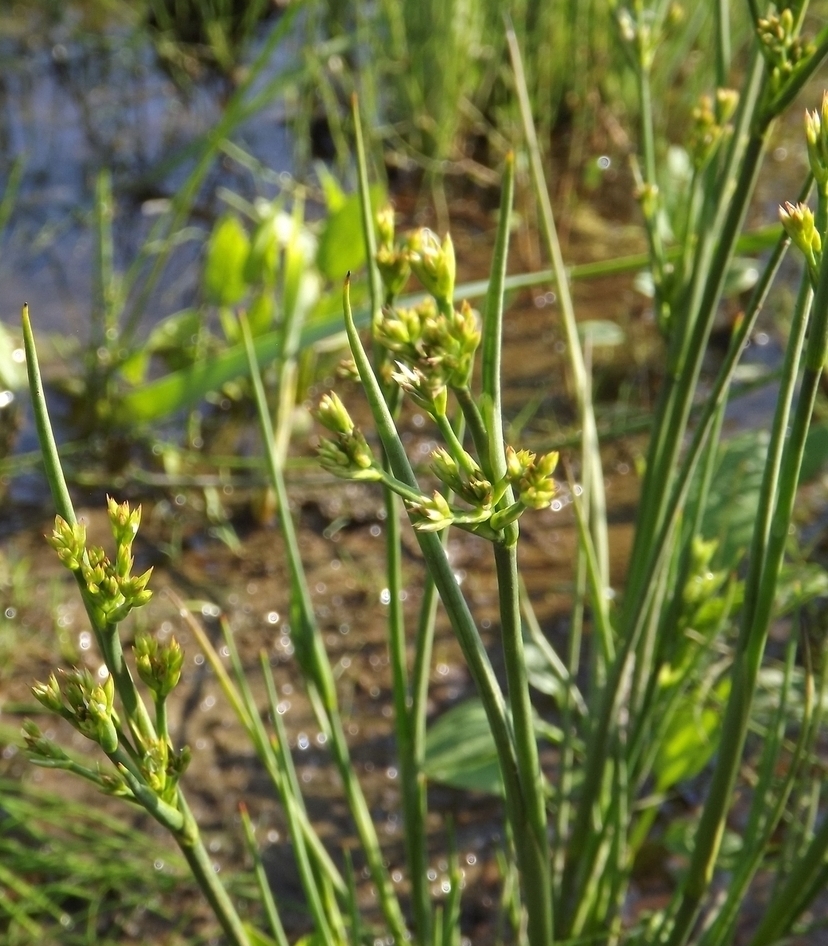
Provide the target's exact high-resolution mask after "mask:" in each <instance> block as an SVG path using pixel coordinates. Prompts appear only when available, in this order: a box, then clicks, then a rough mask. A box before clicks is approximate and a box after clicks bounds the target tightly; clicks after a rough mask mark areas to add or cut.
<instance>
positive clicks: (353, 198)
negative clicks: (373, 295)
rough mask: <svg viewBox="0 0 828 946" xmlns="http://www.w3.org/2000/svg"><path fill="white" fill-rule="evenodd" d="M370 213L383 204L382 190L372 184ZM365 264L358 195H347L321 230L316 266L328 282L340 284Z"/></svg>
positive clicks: (383, 195)
mask: <svg viewBox="0 0 828 946" xmlns="http://www.w3.org/2000/svg"><path fill="white" fill-rule="evenodd" d="M370 194H371V210H372V211H373V212H376V210H377V208H378V207H379V206H380V204H381V203H383V201H384V200H385V190H384V189H383V188H382V187H380V185H378V184H375V185H374V186H373V187H371V189H370ZM364 264H365V238H364V236H363V232H362V219H361V216H360V205H359V194H350V195H349V196H348V197H346V198H345V202H344V203H343V204H342V205H341V207H340V208H339V209H338V210H336V211H334V212H333V213H331V214H330V216H329V217H328V219H327V220H326V221H325V225H324V227H323V228H322V234H321V236H320V238H319V249H318V251H317V254H316V265H317V267H318V268H319V271H320V272H321V273H322V275H323V276H324V277H325V278H326V279H328V280H329V281H330V282H335V283H341V282H342V280H343V279H344V278H345V274H346V273H347V272H348V271H349V270H350V271H354V270H357V269H359V268H360V267H361V266H363V265H364Z"/></svg>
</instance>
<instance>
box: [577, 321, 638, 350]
mask: <svg viewBox="0 0 828 946" xmlns="http://www.w3.org/2000/svg"><path fill="white" fill-rule="evenodd" d="M578 334H579V335H580V336H581V339H582V340H583V341H587V340H589V342H591V343H592V346H593V348H600V347H602V346H603V347H606V348H609V347H612V346H614V345H623V344H624V342H625V341H626V339H627V336H626V334H625V332H624V330H623V329H622V328H621V326H620V325H617V324H616V323H615V322H610V321H609V320H607V319H587V320H585V321H583V322H579V323H578Z"/></svg>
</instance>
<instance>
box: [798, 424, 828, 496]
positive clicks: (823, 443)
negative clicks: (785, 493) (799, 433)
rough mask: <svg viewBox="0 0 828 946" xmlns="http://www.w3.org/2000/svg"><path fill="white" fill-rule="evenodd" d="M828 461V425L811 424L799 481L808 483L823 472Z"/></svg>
mask: <svg viewBox="0 0 828 946" xmlns="http://www.w3.org/2000/svg"><path fill="white" fill-rule="evenodd" d="M826 461H828V424H826V423H824V422H823V423H821V424H811V428H810V430H809V431H808V439H807V440H806V441H805V454H804V456H803V457H802V469H801V471H800V473H799V480H800V482H802V483H807V482H808V481H809V480H812V479H815V478H816V476H817V475H818V474H819V473H821V472H822V470H823V469H824V467H825V464H826Z"/></svg>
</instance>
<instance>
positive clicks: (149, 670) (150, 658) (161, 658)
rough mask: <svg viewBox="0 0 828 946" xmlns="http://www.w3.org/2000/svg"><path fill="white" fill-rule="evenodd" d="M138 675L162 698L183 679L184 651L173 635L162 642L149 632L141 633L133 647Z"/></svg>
mask: <svg viewBox="0 0 828 946" xmlns="http://www.w3.org/2000/svg"><path fill="white" fill-rule="evenodd" d="M132 649H133V651H134V653H135V664H136V667H137V668H138V676H139V677H140V678H141V679H142V680H143V681H144V683H145V684H146V685H147V686H148V687H149V688H150V690H152V692H153V693H155V695H156V696H157V697H159V698H160V699H164V698H165V697H166V696H167V695H168V694H169V693H170V692H171V691H172V690H173V689H174V688H175V687H176V685H177V684H178V681H179V680H180V679H181V667H182V665H183V663H184V651H183V650H182V649H181V645H180V644H179V643H178V641H177V640H176V639H175V638H174V637H171V638H170V639H169V640H168V641H166V642H165V643H161V642H160V641H158V640H157V639H156V638H154V637H150V635H149V634H139V635H138V636H137V637H136V638H135V643H134V644H133V647H132Z"/></svg>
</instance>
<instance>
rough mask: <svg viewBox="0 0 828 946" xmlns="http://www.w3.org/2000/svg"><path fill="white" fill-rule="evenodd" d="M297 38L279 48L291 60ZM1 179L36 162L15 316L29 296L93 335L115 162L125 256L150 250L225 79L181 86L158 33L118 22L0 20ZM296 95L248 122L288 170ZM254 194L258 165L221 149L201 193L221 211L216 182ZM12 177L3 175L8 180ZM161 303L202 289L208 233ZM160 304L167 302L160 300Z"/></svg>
mask: <svg viewBox="0 0 828 946" xmlns="http://www.w3.org/2000/svg"><path fill="white" fill-rule="evenodd" d="M288 55H289V51H288V50H285V49H281V50H279V51H278V53H277V55H276V56H274V60H273V63H272V69H273V70H275V69H278V68H281V67H283V66H284V60H285V59H286V58H287V56H288ZM0 62H2V64H3V65H2V68H1V69H0V181H5V179H6V178H7V176H8V172H9V169H10V168H11V166H12V164H13V162H14V160H15V159H16V158H17V157H19V156H21V155H22V156H24V158H25V172H24V177H23V182H22V186H21V191H20V194H19V195H18V200H17V204H16V206H15V209H14V212H13V214H12V217H11V219H10V221H9V225H8V228H7V231H6V233H5V234H2V235H1V236H0V238H1V239H2V254H0V280H1V281H2V283H3V285H4V289H5V293H4V296H5V299H6V300H7V302H6V305H7V306H8V307H9V308H10V309H11V311H8V310H7V309H6V308H4V310H3V311H2V313H0V317H2V319H3V320H4V321H7V322H11V323H16V322H17V312H18V307H19V305H20V303H22V302H23V301H24V300H26V301H28V302H29V304H30V306H31V309H32V313H33V315H34V316H35V317H36V318H37V321H38V323H39V324H40V325H42V326H44V327H46V328H47V329H49V330H55V331H60V332H62V333H73V334H77V335H78V336H79V337H80V339H81V340H84V339H85V338H86V332H87V326H88V323H89V311H90V305H91V299H92V288H93V279H94V276H93V271H94V244H93V236H92V203H93V193H94V186H95V179H96V176H97V174H98V171H99V170H100V169H101V168H108V169H110V170H111V171H112V173H113V178H114V187H115V197H116V219H115V233H114V237H115V262H116V267H118V268H123V267H124V266H125V265H126V264H128V263H129V262H130V261H131V260H133V259H134V258H135V256H136V254H137V251H138V248H139V247H140V246H141V244H142V242H143V240H144V239H145V238H146V235H147V233H148V231H149V227H150V225H151V223H152V218H153V215H154V214H155V213H157V211H158V210H159V209H160V208H161V207H162V206H163V203H161V201H163V199H164V198H166V197H168V196H171V195H172V194H173V193H175V191H176V189H177V188H179V187H180V186H181V184H182V183H183V182H184V181H185V180H186V178H187V175H188V173H189V171H190V170H191V169H192V167H193V163H194V158H193V157H191V156H188V155H187V153H186V150H185V149H186V148H187V146H188V145H191V144H192V143H193V142H195V141H197V139H198V138H199V136H201V135H204V134H205V133H206V132H207V131H208V130H209V129H211V128H212V127H214V126H215V124H216V122H217V120H218V119H219V117H220V116H221V113H222V108H223V100H224V98H225V97H226V94H225V89H224V87H223V86H222V85H220V84H219V83H218V82H213V83H203V84H201V85H199V86H197V87H193V88H192V89H191V90H190V91H189V92H188V94H187V95H186V96H185V95H182V94H181V93H180V92H179V91H178V90H177V89H176V87H175V86H174V85H173V84H172V82H171V81H170V79H169V78H168V76H167V75H166V74H165V73H164V72H163V71H162V70H161V69H160V68H159V66H158V64H157V61H156V59H155V56H154V53H153V50H152V47H151V45H150V44H149V41H148V40H147V38H146V36H145V35H144V34H143V33H142V32H140V31H139V30H137V29H135V30H130V29H126V28H117V29H116V28H113V29H112V30H110V31H107V32H92V33H89V32H87V33H83V34H80V33H78V32H77V31H73V30H72V28H71V26H70V24H69V23H68V22H67V23H64V24H62V25H59V26H55V27H54V28H52V29H51V30H49V31H48V32H47V33H45V34H44V33H40V32H37V31H35V30H28V29H27V30H26V31H25V32H23V33H22V34H21V35H20V36H10V35H2V33H0ZM283 117H284V115H283V109H282V107H281V105H280V103H278V102H273V103H271V105H269V106H268V107H267V108H265V109H264V110H263V111H262V112H261V113H259V114H258V115H257V116H256V117H255V119H253V120H251V121H249V122H248V123H247V124H246V125H244V126H243V127H242V128H241V129H240V130H239V131H238V133H237V135H236V136H235V140H236V141H237V143H239V144H240V145H242V147H244V148H245V149H246V150H247V151H249V152H251V153H252V154H254V155H255V156H257V157H258V158H259V159H260V160H262V161H263V162H265V163H266V164H267V165H268V166H270V167H274V168H276V169H277V170H290V168H291V157H290V155H291V147H290V141H289V138H288V135H287V132H286V130H285V127H284V121H283ZM218 185H224V186H227V187H230V188H231V189H233V190H235V191H237V192H239V193H242V194H244V195H246V196H251V189H252V187H253V184H252V181H251V179H250V176H249V174H247V173H246V172H243V171H241V170H240V169H238V168H234V167H233V166H231V165H230V164H229V162H225V163H220V164H219V165H218V166H217V167H216V168H215V169H214V171H213V173H212V175H211V176H210V178H209V179H208V181H207V182H206V184H205V186H204V188H203V193H202V198H201V199H200V202H199V203H198V206H197V211H198V216H199V217H200V218H206V219H207V220H209V218H210V216H211V215H212V214H213V213H214V212H215V209H216V206H217V205H216V200H215V197H214V194H215V190H216V187H217V186H218ZM2 186H3V185H0V187H2ZM177 252H178V255H177V257H176V258H175V260H174V262H173V265H172V267H171V272H172V273H174V274H175V275H171V276H169V277H168V278H167V279H166V281H165V282H164V283H163V284H162V286H161V287H160V290H159V293H158V294H156V298H155V299H154V304H153V305H151V306H150V307H149V308H150V310H154V311H155V312H157V315H156V316H155V317H158V316H160V315H164V314H168V313H169V312H170V311H173V310H174V309H175V308H177V307H178V306H179V305H180V304H181V303H182V302H183V301H184V300H186V299H187V297H188V295H189V296H191V295H192V292H193V289H194V286H195V284H194V278H195V273H194V272H193V268H192V267H191V266H189V265H188V264H190V263H191V262H192V260H193V259H194V257H195V255H196V254H197V252H198V246H197V245H195V246H192V245H191V246H190V247H188V248H183V249H180V250H179V251H177ZM159 307H160V309H161V311H158V310H159Z"/></svg>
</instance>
